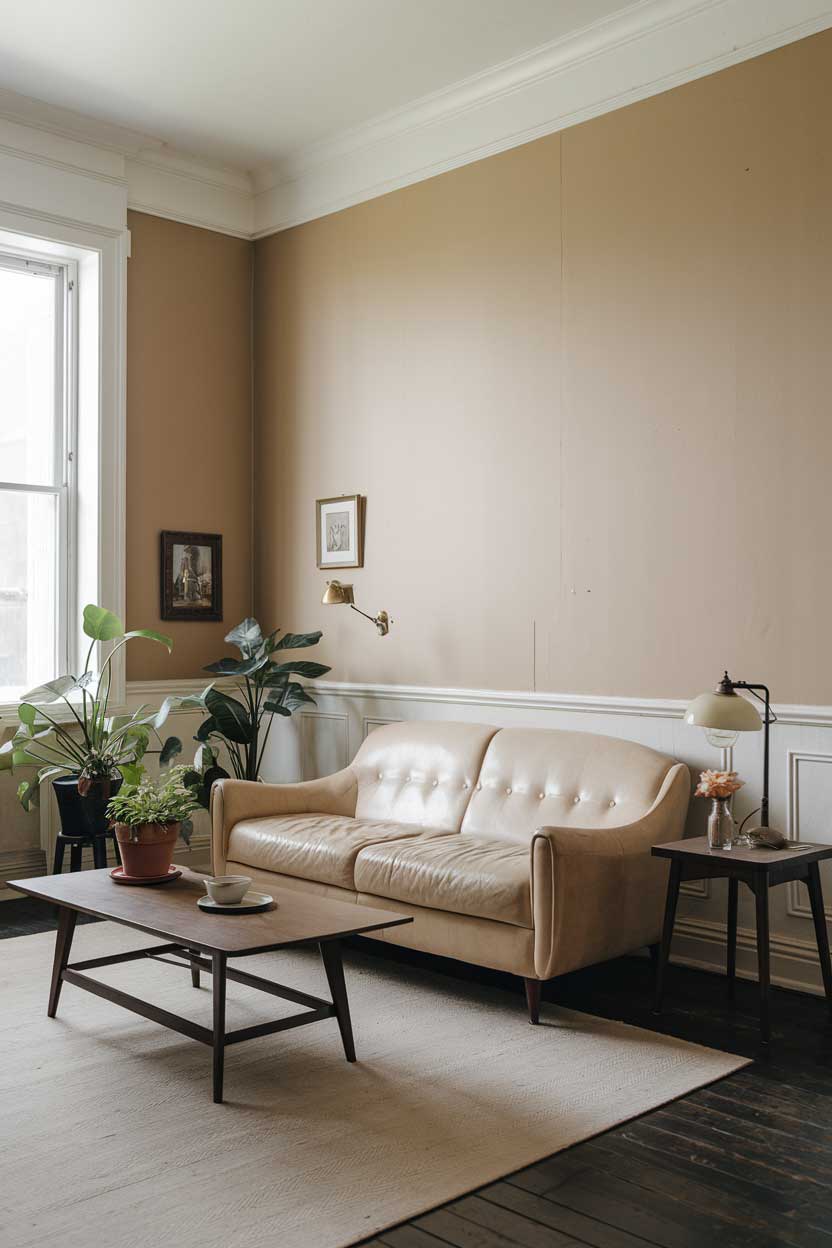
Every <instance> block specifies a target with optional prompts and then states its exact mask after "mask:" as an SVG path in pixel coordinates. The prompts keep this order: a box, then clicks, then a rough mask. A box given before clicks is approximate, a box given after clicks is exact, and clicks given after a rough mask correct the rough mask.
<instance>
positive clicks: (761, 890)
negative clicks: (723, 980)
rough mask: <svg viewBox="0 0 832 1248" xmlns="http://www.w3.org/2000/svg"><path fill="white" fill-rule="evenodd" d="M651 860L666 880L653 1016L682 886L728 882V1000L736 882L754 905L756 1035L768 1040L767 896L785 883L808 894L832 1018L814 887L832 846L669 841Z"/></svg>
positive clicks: (829, 969)
mask: <svg viewBox="0 0 832 1248" xmlns="http://www.w3.org/2000/svg"><path fill="white" fill-rule="evenodd" d="M653 854H654V855H655V856H656V857H658V858H669V859H670V878H669V880H668V882H667V903H666V905H665V911H664V930H663V932H662V943H661V948H660V951H659V957H658V961H657V965H656V998H655V1004H654V1007H653V1011H654V1013H656V1014H658V1013H660V1012H661V1008H662V997H663V995H664V981H665V969H666V967H667V962H668V958H669V956H670V942H671V940H672V938H673V924H674V922H675V919H676V903H677V901H678V900H679V886H680V884H682V883H683V882H684V881H685V880H721V879H727V880H728V956H727V971H728V991H729V993H730V994H731V996H733V995H734V982H735V979H736V970H737V896H738V893H739V885H740V881H741V880H742V882H743V883H745V884H747V885H748V887H749V888H750V889H751V891H752V893H753V894H754V897H755V898H756V905H757V967H758V977H759V981H760V1034H761V1037H762V1040H763V1042H764V1043H767V1042H768V1040H769V1039H770V1036H771V1024H770V1019H769V985H770V977H771V976H770V956H769V926H768V890H769V889H770V888H773V887H774V886H775V885H776V884H786V883H788V881H789V880H802V881H803V883H804V884H805V885H806V887H807V888H808V890H809V901H810V903H811V907H812V918H813V920H814V924H815V938H816V940H817V942H818V957H819V958H820V969H821V974H822V975H823V987H824V990H825V992H826V1000H827V1003H828V1005H829V1011H830V1014H832V965H830V960H829V934H828V932H827V930H826V915H825V914H824V909H823V890H822V888H821V883H820V871H819V870H818V863H820V862H822V861H823V860H824V859H825V858H832V845H803V844H800V843H799V842H798V841H794V842H792V843H791V844H790V845H789V847H788V848H787V849H776V850H775V849H729V850H726V849H709V848H708V838H707V837H705V836H697V837H692V838H691V839H690V840H687V841H670V842H669V843H668V844H666V845H654V846H653Z"/></svg>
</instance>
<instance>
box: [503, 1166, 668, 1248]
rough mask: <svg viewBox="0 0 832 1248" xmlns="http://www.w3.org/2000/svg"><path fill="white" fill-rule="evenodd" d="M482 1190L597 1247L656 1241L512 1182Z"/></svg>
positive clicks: (636, 1246) (634, 1246) (636, 1247)
mask: <svg viewBox="0 0 832 1248" xmlns="http://www.w3.org/2000/svg"><path fill="white" fill-rule="evenodd" d="M481 1194H482V1196H483V1197H484V1199H485V1200H489V1201H491V1203H492V1204H495V1205H501V1206H502V1208H503V1209H511V1210H513V1211H514V1212H515V1213H521V1214H523V1216H524V1217H527V1218H531V1219H532V1220H533V1221H535V1222H540V1223H541V1224H542V1225H543V1226H550V1227H552V1228H553V1229H554V1230H556V1231H561V1232H562V1233H563V1234H564V1235H572V1236H573V1237H574V1238H575V1239H578V1240H583V1242H584V1243H586V1244H592V1245H594V1248H642V1246H643V1245H644V1244H645V1243H650V1242H653V1243H655V1242H656V1241H650V1240H645V1239H644V1238H643V1236H640V1235H634V1234H632V1233H631V1232H630V1231H628V1230H626V1229H623V1228H619V1227H617V1226H615V1225H611V1226H610V1225H607V1223H605V1222H603V1221H599V1220H598V1219H597V1218H593V1217H588V1216H587V1215H586V1214H583V1213H578V1212H576V1211H575V1210H574V1209H567V1208H566V1207H565V1206H563V1205H556V1204H554V1203H553V1202H552V1201H549V1200H545V1199H544V1197H542V1196H536V1195H534V1194H533V1193H532V1192H524V1191H523V1190H522V1188H519V1187H515V1186H514V1185H513V1184H511V1183H505V1182H500V1183H493V1184H492V1185H491V1186H490V1187H485V1188H483V1189H482V1193H481ZM661 1248H665V1245H661Z"/></svg>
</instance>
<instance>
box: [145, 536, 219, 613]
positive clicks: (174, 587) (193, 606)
mask: <svg viewBox="0 0 832 1248" xmlns="http://www.w3.org/2000/svg"><path fill="white" fill-rule="evenodd" d="M159 614H160V616H161V618H162V619H163V620H214V621H216V620H221V619H222V535H221V534H220V533H183V532H180V531H179V530H174V529H164V530H163V531H162V533H161V534H160V542H159Z"/></svg>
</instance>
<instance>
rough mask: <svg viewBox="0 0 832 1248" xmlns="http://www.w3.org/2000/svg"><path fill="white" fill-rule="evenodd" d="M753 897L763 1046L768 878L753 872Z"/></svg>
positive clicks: (767, 1029) (766, 1036)
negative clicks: (755, 906) (755, 904)
mask: <svg viewBox="0 0 832 1248" xmlns="http://www.w3.org/2000/svg"><path fill="white" fill-rule="evenodd" d="M754 895H755V897H756V899H757V978H758V979H759V981H760V1038H761V1040H762V1041H763V1043H764V1044H768V1042H769V1040H770V1039H771V1021H770V1017H769V1008H770V1007H769V986H770V980H771V966H770V950H769V929H768V876H767V874H766V872H765V871H758V872H755V875H754Z"/></svg>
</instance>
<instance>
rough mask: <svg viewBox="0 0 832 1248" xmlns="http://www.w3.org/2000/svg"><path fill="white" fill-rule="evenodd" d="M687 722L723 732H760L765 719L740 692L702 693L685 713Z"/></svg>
mask: <svg viewBox="0 0 832 1248" xmlns="http://www.w3.org/2000/svg"><path fill="white" fill-rule="evenodd" d="M684 719H685V723H686V724H693V725H695V726H696V727H698V728H714V729H718V730H719V731H721V732H728V733H730V732H759V731H760V729H761V728H762V726H763V721H762V719H761V718H760V715H759V713H758V712H757V711H756V710H755V708H754V707H753V706H752V705H751V703H750V702H749V701H748V699H747V698H743V697H741V696H740V694H738V693H716V692H714V693H700V695H699V697H698V698H694V699H693V701H692V702H691V704H690V706H689V707H688V708H687V710H686V711H685V715H684Z"/></svg>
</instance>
